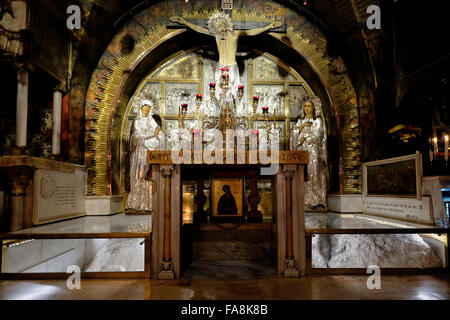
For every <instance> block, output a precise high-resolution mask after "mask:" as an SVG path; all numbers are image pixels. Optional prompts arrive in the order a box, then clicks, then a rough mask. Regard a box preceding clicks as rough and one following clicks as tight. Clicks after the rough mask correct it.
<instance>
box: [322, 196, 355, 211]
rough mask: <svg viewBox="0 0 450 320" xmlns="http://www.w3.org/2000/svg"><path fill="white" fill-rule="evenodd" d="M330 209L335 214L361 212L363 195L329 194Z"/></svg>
mask: <svg viewBox="0 0 450 320" xmlns="http://www.w3.org/2000/svg"><path fill="white" fill-rule="evenodd" d="M327 197H328V209H329V210H331V211H335V212H361V210H362V197H361V194H329V195H328V196H327Z"/></svg>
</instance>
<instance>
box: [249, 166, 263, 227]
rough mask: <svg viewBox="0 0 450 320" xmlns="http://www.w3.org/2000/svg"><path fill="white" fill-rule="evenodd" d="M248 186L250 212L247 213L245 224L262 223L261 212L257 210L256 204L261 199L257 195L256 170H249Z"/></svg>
mask: <svg viewBox="0 0 450 320" xmlns="http://www.w3.org/2000/svg"><path fill="white" fill-rule="evenodd" d="M248 179H249V184H250V190H251V191H250V195H249V196H248V203H249V204H250V211H249V212H248V213H247V222H262V221H263V215H262V212H261V211H259V210H258V204H259V201H260V200H261V197H260V196H259V194H258V173H257V171H256V170H250V172H249V174H248Z"/></svg>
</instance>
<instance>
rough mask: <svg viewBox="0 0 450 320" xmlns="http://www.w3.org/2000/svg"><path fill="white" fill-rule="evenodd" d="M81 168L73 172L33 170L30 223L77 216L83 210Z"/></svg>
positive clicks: (82, 213)
mask: <svg viewBox="0 0 450 320" xmlns="http://www.w3.org/2000/svg"><path fill="white" fill-rule="evenodd" d="M85 179H86V173H85V169H84V167H81V166H77V167H76V168H75V171H74V172H73V173H69V172H61V171H55V170H46V169H37V170H36V172H35V176H34V191H33V192H34V193H33V195H34V199H33V201H34V205H33V224H34V225H39V224H42V223H47V222H50V221H57V220H62V219H67V218H70V217H75V216H81V215H84V214H85V212H86V209H85Z"/></svg>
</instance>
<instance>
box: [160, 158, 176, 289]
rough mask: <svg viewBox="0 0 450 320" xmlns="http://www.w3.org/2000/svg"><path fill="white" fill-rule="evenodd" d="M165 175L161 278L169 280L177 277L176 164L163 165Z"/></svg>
mask: <svg viewBox="0 0 450 320" xmlns="http://www.w3.org/2000/svg"><path fill="white" fill-rule="evenodd" d="M161 169H162V172H163V177H164V254H163V262H162V265H161V271H160V272H159V279H163V280H169V279H174V278H175V273H174V268H173V262H172V241H171V225H170V224H171V223H170V219H171V210H170V209H171V192H172V190H171V189H172V188H171V186H172V184H171V180H172V171H173V170H174V166H161Z"/></svg>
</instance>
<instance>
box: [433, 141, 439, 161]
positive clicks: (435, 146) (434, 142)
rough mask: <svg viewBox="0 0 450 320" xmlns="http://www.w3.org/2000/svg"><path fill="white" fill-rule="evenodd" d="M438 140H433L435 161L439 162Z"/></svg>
mask: <svg viewBox="0 0 450 320" xmlns="http://www.w3.org/2000/svg"><path fill="white" fill-rule="evenodd" d="M437 141H438V140H437V138H436V137H434V138H433V145H434V159H435V160H437V158H438V144H437Z"/></svg>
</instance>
